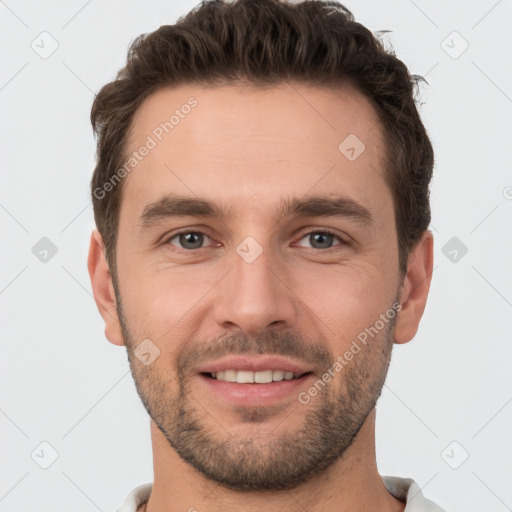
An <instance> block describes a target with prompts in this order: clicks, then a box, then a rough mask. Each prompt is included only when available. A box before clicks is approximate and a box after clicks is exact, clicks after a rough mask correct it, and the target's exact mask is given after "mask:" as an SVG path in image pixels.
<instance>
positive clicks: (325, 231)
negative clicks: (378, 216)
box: [164, 229, 350, 254]
mask: <svg viewBox="0 0 512 512" xmlns="http://www.w3.org/2000/svg"><path fill="white" fill-rule="evenodd" d="M189 233H194V234H198V235H204V236H205V237H207V238H209V239H210V240H212V241H214V240H213V239H212V238H211V237H210V236H208V234H207V233H205V232H204V231H201V230H200V229H184V230H182V231H178V232H177V233H174V234H173V235H172V236H170V237H167V238H166V239H165V241H164V245H173V244H171V240H174V239H175V238H176V237H178V236H180V235H183V234H189ZM313 234H322V235H332V236H333V237H335V238H337V239H338V241H339V242H340V243H339V244H337V245H333V246H332V247H328V248H327V249H316V248H315V247H310V248H309V249H312V250H314V251H320V252H325V253H327V252H330V251H333V250H336V248H337V247H339V246H348V245H350V244H349V242H347V241H346V240H344V239H343V238H341V237H340V236H339V235H338V234H336V233H335V232H334V231H331V230H330V229H317V230H312V231H307V232H305V233H303V234H302V235H301V237H300V239H299V241H300V240H302V239H303V238H305V237H306V236H309V235H313ZM173 247H174V248H175V249H176V250H178V251H181V252H185V253H188V254H190V253H194V252H196V251H199V250H201V249H206V247H199V248H197V249H184V248H182V247H177V246H175V245H173Z"/></svg>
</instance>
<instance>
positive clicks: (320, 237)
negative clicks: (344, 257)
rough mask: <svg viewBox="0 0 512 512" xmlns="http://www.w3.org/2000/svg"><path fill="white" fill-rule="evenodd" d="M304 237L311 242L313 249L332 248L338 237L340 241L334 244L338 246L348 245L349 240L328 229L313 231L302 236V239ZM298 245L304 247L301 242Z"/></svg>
mask: <svg viewBox="0 0 512 512" xmlns="http://www.w3.org/2000/svg"><path fill="white" fill-rule="evenodd" d="M304 239H306V240H308V241H309V243H310V244H311V247H312V248H313V249H330V248H332V247H333V241H334V239H337V240H338V241H339V243H337V244H334V246H338V245H342V244H343V245H347V242H345V241H344V240H342V239H341V238H340V237H339V236H338V235H336V234H334V233H332V232H330V231H327V230H322V231H311V232H310V233H308V234H306V235H305V236H303V237H302V238H301V240H304ZM298 245H300V246H301V247H304V246H303V245H301V244H300V243H299V244H298Z"/></svg>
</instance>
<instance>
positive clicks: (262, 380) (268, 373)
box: [254, 370, 272, 384]
mask: <svg viewBox="0 0 512 512" xmlns="http://www.w3.org/2000/svg"><path fill="white" fill-rule="evenodd" d="M254 382H257V383H258V384H268V383H269V382H272V370H264V371H262V372H254Z"/></svg>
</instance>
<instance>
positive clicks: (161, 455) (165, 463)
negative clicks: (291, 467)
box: [142, 409, 405, 512]
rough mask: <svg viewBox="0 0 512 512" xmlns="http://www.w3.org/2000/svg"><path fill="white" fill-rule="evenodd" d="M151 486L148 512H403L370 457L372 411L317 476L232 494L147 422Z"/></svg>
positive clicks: (373, 423)
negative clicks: (348, 443)
mask: <svg viewBox="0 0 512 512" xmlns="http://www.w3.org/2000/svg"><path fill="white" fill-rule="evenodd" d="M151 439H152V445H153V465H154V483H153V490H152V492H151V496H150V498H149V501H148V503H147V506H146V508H145V509H144V508H143V509H142V510H145V511H147V512H164V511H165V512H175V511H176V512H177V511H184V510H187V511H190V512H194V510H195V511H200V512H214V511H218V510H219V511H220V510H222V511H227V510H241V509H243V510H244V512H256V511H258V512H259V511H260V510H262V509H264V510H266V511H269V512H274V511H275V512H277V511H279V512H296V511H297V510H301V511H302V510H308V511H309V512H320V511H322V512H323V511H325V510H336V511H337V512H348V511H350V512H362V511H365V510H379V511H380V512H403V510H404V508H405V504H404V503H403V502H401V501H399V500H397V499H396V498H394V497H393V496H392V495H391V494H390V493H389V492H388V490H387V489H386V487H385V485H384V483H383V481H382V477H381V476H380V475H379V473H378V471H377V464H376V457H375V409H373V410H372V412H371V413H370V414H369V415H368V417H367V419H366V421H365V423H364V424H363V426H362V427H361V429H360V431H359V433H358V435H357V436H356V438H355V439H354V442H353V443H352V445H351V446H350V447H349V448H348V450H347V451H346V452H345V453H344V455H343V457H341V458H340V459H338V461H337V462H336V463H335V464H333V465H332V466H331V467H330V468H329V469H327V470H326V471H325V472H324V473H322V475H320V476H318V477H316V478H314V479H312V480H310V481H308V482H306V483H304V484H302V485H300V486H299V487H297V488H295V489H292V490H288V491H276V492H243V493H242V492H236V491H233V490H230V489H227V488H225V487H223V486H221V485H219V484H217V483H216V482H212V481H211V480H208V479H206V478H205V477H204V475H202V474H201V473H199V472H198V471H196V470H195V469H194V468H193V467H192V466H190V465H189V464H188V463H186V462H184V461H183V460H182V459H181V458H180V457H179V456H178V454H177V453H176V452H175V451H174V449H173V448H172V447H171V446H170V445H169V443H168V441H167V439H166V438H165V436H164V435H163V434H162V432H161V431H160V430H159V429H158V427H157V426H156V425H155V423H154V422H153V421H151Z"/></svg>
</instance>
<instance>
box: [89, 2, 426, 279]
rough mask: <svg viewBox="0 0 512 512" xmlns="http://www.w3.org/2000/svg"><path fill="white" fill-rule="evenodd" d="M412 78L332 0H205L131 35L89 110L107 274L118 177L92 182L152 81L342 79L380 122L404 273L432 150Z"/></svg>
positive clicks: (117, 163) (119, 155)
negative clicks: (121, 63) (170, 21)
mask: <svg viewBox="0 0 512 512" xmlns="http://www.w3.org/2000/svg"><path fill="white" fill-rule="evenodd" d="M420 80H423V81H424V79H423V78H422V77H420V76H417V75H410V74H409V72H408V70H407V67H406V66H405V64H404V63H403V62H402V61H401V60H399V59H398V58H397V57H396V55H395V53H394V52H393V51H392V50H387V49H385V47H384V45H383V44H382V42H381V41H380V39H378V37H377V36H375V35H373V34H372V32H370V31H369V30H368V29H367V28H366V27H364V26H363V25H361V24H360V23H357V22H356V21H354V17H353V15H352V13H351V12H350V11H349V10H348V9H347V8H345V7H344V6H343V5H341V4H339V3H337V2H334V1H321V0H305V1H303V2H299V3H297V2H295V3H288V2H285V1H279V0H257V1H255V0H236V1H233V2H227V1H225V0H205V1H203V2H201V4H199V5H198V6H197V7H196V8H194V9H193V10H192V11H190V12H189V13H188V14H187V15H186V16H183V17H181V18H179V19H178V21H177V22H176V23H175V24H174V25H164V26H161V27H160V28H159V29H158V30H155V31H154V32H152V33H150V34H142V35H140V36H139V37H138V38H136V39H135V41H133V43H132V44H131V46H130V48H129V50H128V58H127V62H126V66H125V67H124V68H122V69H121V70H120V71H119V72H118V74H117V77H116V79H115V80H114V81H112V82H110V83H108V84H107V85H105V86H104V87H103V88H102V89H101V90H100V91H99V93H98V94H97V96H96V97H95V99H94V103H93V106H92V110H91V123H92V126H93V129H94V132H95V134H96V135H97V164H96V168H95V170H94V174H93V177H92V181H91V192H92V202H93V208H94V218H95V221H96V225H97V228H98V230H99V232H100V233H101V235H102V237H103V240H104V243H105V255H106V258H107V262H108V263H109V267H110V271H111V272H112V273H113V276H114V278H115V277H116V261H115V260H116V241H117V233H118V225H119V210H120V203H121V194H122V190H123V187H122V185H123V182H120V183H119V186H115V187H113V188H112V190H111V191H110V192H108V194H103V196H104V197H103V196H100V197H97V196H98V194H97V193H95V190H96V191H97V190H99V189H101V187H102V186H103V184H105V183H107V182H108V181H109V179H111V178H112V176H113V175H114V174H115V172H116V171H117V170H118V169H119V168H120V167H121V166H122V165H123V162H124V161H125V160H126V151H127V148H126V144H127V139H128V134H129V130H130V127H131V123H132V120H133V118H134V114H135V112H136V111H137V109H138V107H139V106H140V105H141V103H142V101H143V100H144V99H146V98H147V97H148V96H149V95H150V94H152V93H153V92H155V91H156V90H158V89H161V88H164V87H172V86H176V85H179V84H186V83H204V84H220V85H222V84H229V83H234V82H244V83H247V84H251V85H255V86H268V85H272V84H279V83H283V82H286V81H296V82H302V83H305V84H310V85H317V86H331V87H332V86H337V85H339V84H342V83H350V84H352V85H355V86H356V88H357V89H358V90H359V91H361V92H362V93H363V94H364V95H365V96H366V97H368V98H369V99H370V100H371V102H372V104H373V106H374V108H375V109H376V112H377V114H378V117H379V119H380V121H381V123H382V126H383V129H384V130H383V132H384V133H383V135H384V137H385V141H386V147H387V151H386V155H383V157H384V160H385V162H386V164H385V167H386V180H387V183H388V185H389V187H390V189H391V191H392V195H393V200H394V207H395V219H396V229H397V233H398V247H399V264H400V272H401V274H402V275H404V273H405V271H406V269H407V260H408V255H409V253H410V251H411V250H412V249H413V248H414V246H415V245H416V243H417V242H418V241H419V240H420V238H421V236H422V234H423V233H424V231H425V230H426V229H427V228H428V225H429V223H430V204H429V183H430V180H431V177H432V169H433V165H434V155H433V149H432V145H431V143H430V140H429V138H428V135H427V133H426V130H425V127H424V126H423V123H422V122H421V119H420V116H419V114H418V111H417V109H416V103H415V99H414V92H415V87H416V86H417V85H418V82H419V81H420Z"/></svg>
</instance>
